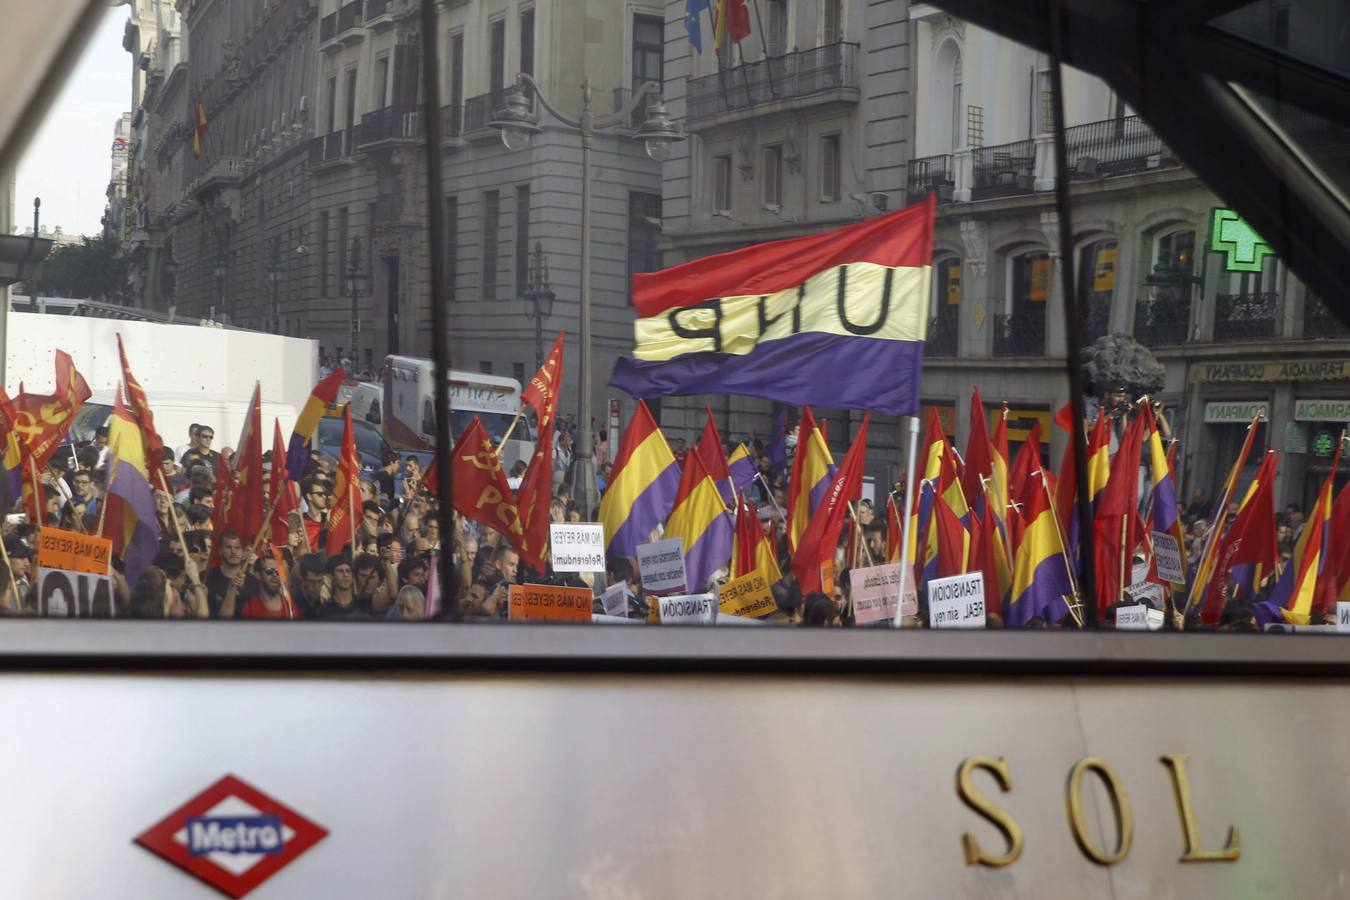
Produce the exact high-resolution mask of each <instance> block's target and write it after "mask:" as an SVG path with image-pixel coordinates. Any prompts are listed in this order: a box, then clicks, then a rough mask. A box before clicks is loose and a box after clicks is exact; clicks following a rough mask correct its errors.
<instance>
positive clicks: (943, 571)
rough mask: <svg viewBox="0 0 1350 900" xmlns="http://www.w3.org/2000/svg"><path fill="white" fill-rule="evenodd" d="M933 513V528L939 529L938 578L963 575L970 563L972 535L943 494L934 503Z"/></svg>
mask: <svg viewBox="0 0 1350 900" xmlns="http://www.w3.org/2000/svg"><path fill="white" fill-rule="evenodd" d="M933 511H934V515H933V527H934V528H936V529H937V545H938V577H939V578H950V577H951V576H953V575H963V574H965V573H966V571H967V564H968V562H969V561H968V559H967V554H968V553H969V551H970V547H969V542H970V534H969V532H967V531H966V526H965V525H962V524H961V519H960V517H959V516H957V515H956V513H955V512H953V511H952V508H951V507H950V506H948V505H947V501H946V500H943V499H942V495H941V494H939V495H938V496H937V497H936V499H935V500H934V502H933Z"/></svg>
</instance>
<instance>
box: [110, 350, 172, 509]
mask: <svg viewBox="0 0 1350 900" xmlns="http://www.w3.org/2000/svg"><path fill="white" fill-rule="evenodd" d="M117 355H118V357H119V358H120V359H121V361H122V389H123V391H125V393H126V395H127V406H128V407H130V412H131V414H132V415H133V416H134V417H135V419H136V424H137V426H139V427H140V429H141V441H142V442H143V443H144V444H145V471H146V473H147V474H148V475H149V476H150V478H151V479H152V481H151V483H152V484H155V485H158V486H160V487H163V486H164V444H163V443H162V442H161V441H160V439H159V433H158V432H157V431H155V416H154V414H153V413H152V412H150V402H149V401H148V400H147V399H146V396H145V390H144V389H143V388H142V387H141V383H140V382H139V381H137V380H136V376H134V375H132V374H131V366H130V365H128V363H127V351H126V348H125V347H124V346H122V335H121V334H120V333H119V334H118V335H117ZM156 473H158V474H156Z"/></svg>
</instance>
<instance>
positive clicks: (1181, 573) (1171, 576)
mask: <svg viewBox="0 0 1350 900" xmlns="http://www.w3.org/2000/svg"><path fill="white" fill-rule="evenodd" d="M1153 562H1154V564H1155V565H1156V566H1157V567H1158V577H1159V578H1161V579H1162V580H1163V581H1170V582H1172V584H1185V583H1186V567H1185V566H1183V565H1182V564H1181V545H1180V544H1178V543H1177V539H1176V537H1174V536H1173V535H1170V534H1167V533H1166V532H1163V531H1155V532H1153Z"/></svg>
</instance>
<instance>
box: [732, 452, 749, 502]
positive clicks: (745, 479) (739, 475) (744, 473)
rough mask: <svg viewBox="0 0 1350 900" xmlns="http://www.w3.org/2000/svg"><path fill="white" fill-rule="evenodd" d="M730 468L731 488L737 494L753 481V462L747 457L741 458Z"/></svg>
mask: <svg viewBox="0 0 1350 900" xmlns="http://www.w3.org/2000/svg"><path fill="white" fill-rule="evenodd" d="M730 468H731V487H732V490H733V491H734V492H735V493H737V494H739V493H740V492H741V491H743V490H745V489H746V488H748V487H749V486H750V482H752V481H754V480H755V461H754V459H752V458H751V457H749V456H743V457H741V458H740V459H738V460H736V461H735V462H734V463H732V464H731V467H730ZM733 496H734V495H733Z"/></svg>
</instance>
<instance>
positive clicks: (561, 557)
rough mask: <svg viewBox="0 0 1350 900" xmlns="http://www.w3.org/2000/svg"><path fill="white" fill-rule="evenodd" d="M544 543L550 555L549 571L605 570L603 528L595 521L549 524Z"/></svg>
mask: <svg viewBox="0 0 1350 900" xmlns="http://www.w3.org/2000/svg"><path fill="white" fill-rule="evenodd" d="M548 542H549V548H550V549H551V550H552V552H553V571H555V572H603V571H605V526H603V525H601V524H600V523H599V522H573V523H571V524H566V525H557V524H550V525H549V526H548Z"/></svg>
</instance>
